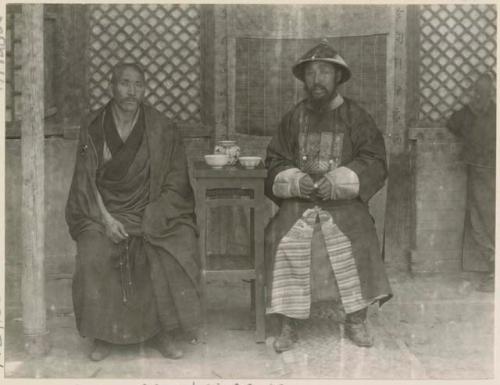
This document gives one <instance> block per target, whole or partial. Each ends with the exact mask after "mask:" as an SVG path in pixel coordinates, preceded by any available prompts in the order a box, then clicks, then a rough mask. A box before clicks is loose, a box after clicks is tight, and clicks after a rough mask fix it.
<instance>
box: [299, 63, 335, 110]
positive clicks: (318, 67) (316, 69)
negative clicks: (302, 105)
mask: <svg viewBox="0 0 500 385" xmlns="http://www.w3.org/2000/svg"><path fill="white" fill-rule="evenodd" d="M340 74H341V73H340V70H338V69H337V68H336V67H335V65H333V64H331V63H326V62H322V61H314V62H310V63H308V64H306V68H305V71H304V80H305V88H306V91H307V93H308V94H309V98H310V99H311V100H312V101H313V102H314V103H315V104H322V103H326V102H328V101H330V100H331V99H332V97H333V96H334V95H335V94H336V91H337V82H338V78H339V76H340Z"/></svg>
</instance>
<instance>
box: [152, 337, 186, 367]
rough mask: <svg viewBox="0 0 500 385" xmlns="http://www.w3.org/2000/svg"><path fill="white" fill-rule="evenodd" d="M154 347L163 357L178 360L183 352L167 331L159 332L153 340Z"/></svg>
mask: <svg viewBox="0 0 500 385" xmlns="http://www.w3.org/2000/svg"><path fill="white" fill-rule="evenodd" d="M155 342H156V343H155V347H156V349H157V350H158V351H159V352H160V353H161V354H162V355H163V357H165V358H170V359H172V360H178V359H179V358H182V356H183V355H184V352H183V351H182V350H181V349H180V348H178V347H177V346H176V345H175V342H174V340H173V339H172V337H171V336H170V335H169V334H168V333H159V335H158V337H157V338H156V340H155Z"/></svg>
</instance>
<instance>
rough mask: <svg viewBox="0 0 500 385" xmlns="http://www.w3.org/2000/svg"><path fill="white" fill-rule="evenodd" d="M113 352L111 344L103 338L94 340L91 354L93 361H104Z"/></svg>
mask: <svg viewBox="0 0 500 385" xmlns="http://www.w3.org/2000/svg"><path fill="white" fill-rule="evenodd" d="M110 353H111V344H110V343H109V342H106V341H103V340H98V339H95V340H94V346H93V347H92V351H91V352H90V354H89V358H90V359H91V360H92V361H102V360H104V359H105V358H106V357H107V356H109V354H110Z"/></svg>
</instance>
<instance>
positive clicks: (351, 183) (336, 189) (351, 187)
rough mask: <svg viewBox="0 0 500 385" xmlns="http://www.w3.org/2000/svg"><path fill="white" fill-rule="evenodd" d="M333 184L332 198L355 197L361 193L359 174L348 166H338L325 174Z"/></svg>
mask: <svg viewBox="0 0 500 385" xmlns="http://www.w3.org/2000/svg"><path fill="white" fill-rule="evenodd" d="M325 178H326V179H328V181H329V182H330V184H331V185H332V193H331V197H330V198H331V199H353V198H356V197H357V196H358V195H359V178H358V175H357V174H356V173H355V172H354V171H352V170H351V169H350V168H348V167H338V168H336V169H335V170H332V171H329V172H327V173H326V174H325Z"/></svg>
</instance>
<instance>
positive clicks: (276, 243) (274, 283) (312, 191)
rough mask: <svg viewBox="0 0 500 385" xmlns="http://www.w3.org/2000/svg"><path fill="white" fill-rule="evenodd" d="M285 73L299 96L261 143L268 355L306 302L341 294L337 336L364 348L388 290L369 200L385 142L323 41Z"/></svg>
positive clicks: (289, 342) (291, 330) (287, 345)
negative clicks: (270, 213) (268, 206)
mask: <svg viewBox="0 0 500 385" xmlns="http://www.w3.org/2000/svg"><path fill="white" fill-rule="evenodd" d="M292 71H293V74H294V75H295V77H297V78H298V79H299V80H301V81H302V82H303V83H304V86H305V90H306V92H307V98H306V99H304V100H303V101H301V102H299V103H298V104H297V105H296V106H295V107H293V108H292V110H291V111H290V112H288V113H287V114H286V115H285V116H284V118H283V120H282V123H281V125H280V127H279V128H278V131H277V132H276V134H275V136H274V137H273V139H272V140H271V142H270V144H269V147H268V149H267V158H266V166H267V168H268V170H269V173H268V179H267V181H266V193H267V195H268V196H269V197H270V198H271V199H273V200H274V201H275V202H276V203H277V204H278V205H279V211H278V213H277V214H276V216H275V217H274V218H273V219H272V220H271V222H270V223H269V225H268V229H267V231H266V259H267V262H268V268H267V271H268V293H269V294H270V295H269V296H268V297H269V298H268V299H269V303H268V307H267V311H266V312H267V313H268V314H273V313H275V314H279V315H280V318H281V319H282V326H281V334H280V336H279V337H278V338H277V339H276V340H275V342H274V348H275V350H276V351H277V352H282V351H285V350H288V349H291V348H292V347H293V343H294V341H296V339H297V333H296V324H297V322H296V320H297V319H307V318H309V316H310V309H311V303H312V302H316V301H329V300H332V301H333V300H337V299H339V297H340V300H341V302H342V305H343V309H344V311H345V313H346V322H345V329H344V330H345V334H346V336H347V337H348V338H350V339H351V340H352V341H353V342H354V343H355V344H356V345H358V346H365V347H369V346H372V344H373V338H372V336H371V335H370V333H369V330H368V328H367V326H366V318H367V307H368V306H369V305H370V304H372V303H374V302H376V301H379V302H380V303H383V302H384V301H386V300H388V299H389V298H390V297H391V296H392V294H391V288H390V285H389V282H388V279H387V277H386V273H385V268H384V265H383V261H382V258H381V254H380V248H379V241H378V239H377V234H376V232H375V226H374V222H373V219H372V217H371V216H370V213H369V212H368V200H369V199H370V198H371V197H372V196H373V195H374V194H375V193H376V192H377V191H378V190H379V189H380V188H381V187H382V186H383V184H384V181H385V178H386V176H387V169H386V154H385V146H384V139H383V137H382V134H381V133H380V131H379V130H378V129H377V127H376V125H375V123H374V121H373V119H372V118H371V117H370V115H369V114H368V113H367V112H366V111H365V110H363V109H362V108H361V107H360V106H359V105H358V104H357V103H355V102H354V101H352V100H351V99H348V98H345V97H342V96H341V95H340V94H339V93H338V92H337V87H338V86H339V85H340V84H341V83H343V82H345V81H347V80H348V79H349V78H350V76H351V71H350V70H349V68H348V66H347V64H346V63H345V61H344V60H343V58H342V57H341V56H340V55H339V54H338V53H337V52H336V51H335V50H334V49H333V48H332V47H330V46H329V45H328V44H327V43H326V42H322V43H320V44H319V45H318V46H316V47H314V48H313V49H311V50H310V51H309V52H307V53H306V54H305V55H304V56H303V57H302V58H301V59H299V61H298V62H297V63H296V64H295V65H294V67H293V69H292Z"/></svg>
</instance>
